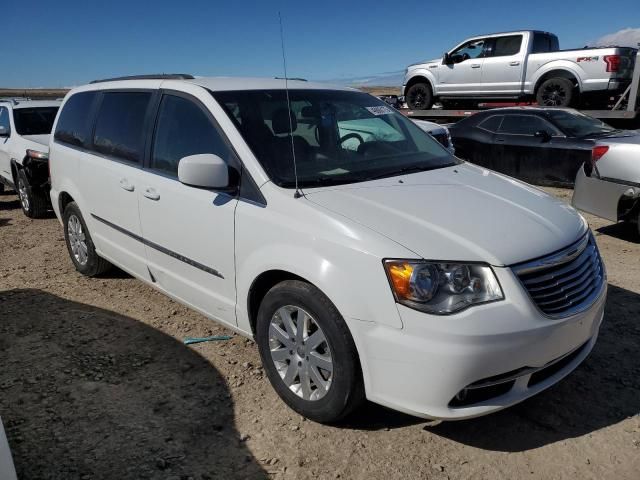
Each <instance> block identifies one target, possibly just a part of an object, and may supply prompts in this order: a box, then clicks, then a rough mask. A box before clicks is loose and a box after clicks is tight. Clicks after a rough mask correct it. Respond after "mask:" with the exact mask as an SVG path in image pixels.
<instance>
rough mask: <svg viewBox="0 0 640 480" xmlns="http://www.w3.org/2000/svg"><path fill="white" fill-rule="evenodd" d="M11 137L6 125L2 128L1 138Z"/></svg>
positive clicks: (0, 130)
mask: <svg viewBox="0 0 640 480" xmlns="http://www.w3.org/2000/svg"><path fill="white" fill-rule="evenodd" d="M8 136H9V129H8V128H7V127H5V126H4V125H1V126H0V137H8Z"/></svg>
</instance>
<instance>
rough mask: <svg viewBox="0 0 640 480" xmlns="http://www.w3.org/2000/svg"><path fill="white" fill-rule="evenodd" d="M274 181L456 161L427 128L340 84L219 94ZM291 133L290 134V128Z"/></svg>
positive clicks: (319, 181)
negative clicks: (327, 87)
mask: <svg viewBox="0 0 640 480" xmlns="http://www.w3.org/2000/svg"><path fill="white" fill-rule="evenodd" d="M213 96H214V97H215V98H216V100H217V101H218V103H220V105H222V107H223V108H224V109H225V110H226V112H227V114H228V115H229V117H230V118H231V119H232V121H233V122H234V123H235V125H236V126H237V128H238V130H239V131H240V133H241V134H242V136H243V137H244V139H245V141H246V142H247V144H248V145H249V146H250V147H251V149H252V151H253V153H254V154H255V156H256V157H257V158H258V160H259V161H260V163H261V164H262V166H263V168H264V169H265V171H266V172H267V174H268V175H269V177H270V178H271V180H273V182H274V183H276V184H277V185H280V186H282V187H286V188H292V187H294V186H295V176H294V168H293V155H292V147H291V145H292V143H293V150H294V151H295V159H296V165H297V172H298V182H299V185H300V186H301V187H304V186H308V187H309V186H322V185H336V184H340V183H354V182H362V181H365V180H371V179H374V178H382V177H388V176H394V175H400V174H402V173H407V172H414V171H422V170H431V169H435V168H442V167H446V166H450V165H454V164H456V163H458V162H459V160H457V159H456V158H455V157H453V156H452V155H451V154H450V153H449V152H448V151H447V150H446V149H445V148H444V147H442V146H441V145H440V144H439V143H438V142H437V141H435V140H434V139H433V138H432V137H431V136H430V135H429V134H427V133H425V132H423V131H422V130H421V129H420V128H418V127H417V126H416V125H415V124H414V123H413V122H411V121H410V120H408V119H407V118H405V117H404V116H402V115H401V114H400V113H398V112H397V111H395V110H394V109H393V108H391V107H389V106H388V105H386V104H385V103H384V102H382V101H380V100H378V99H377V98H375V97H373V96H371V95H368V94H365V93H361V92H349V91H339V90H290V91H289V97H290V104H291V112H289V109H288V108H287V97H286V92H285V90H244V91H229V92H214V93H213ZM290 131H292V132H293V136H291V135H290V134H289V132H290Z"/></svg>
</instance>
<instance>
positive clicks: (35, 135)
mask: <svg viewBox="0 0 640 480" xmlns="http://www.w3.org/2000/svg"><path fill="white" fill-rule="evenodd" d="M60 103H61V102H60V101H46V100H24V101H23V100H20V101H18V100H5V101H0V192H2V191H3V190H4V188H5V186H7V187H9V188H12V189H14V190H16V192H17V193H18V195H19V197H20V205H21V206H22V210H23V211H24V213H25V215H27V216H28V217H32V218H37V217H42V216H44V215H45V214H46V213H47V211H49V210H50V205H49V169H48V165H47V161H48V158H49V156H48V153H49V134H50V133H51V128H52V126H53V121H54V119H55V118H56V114H57V113H58V108H59V107H60Z"/></svg>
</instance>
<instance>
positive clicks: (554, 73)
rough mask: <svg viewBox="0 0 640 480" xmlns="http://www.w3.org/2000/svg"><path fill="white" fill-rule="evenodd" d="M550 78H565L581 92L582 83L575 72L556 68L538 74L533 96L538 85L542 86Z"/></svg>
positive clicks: (536, 91)
mask: <svg viewBox="0 0 640 480" xmlns="http://www.w3.org/2000/svg"><path fill="white" fill-rule="evenodd" d="M550 78H566V79H568V80H571V82H573V84H574V87H575V88H577V89H578V91H579V92H581V91H582V81H581V80H580V76H579V75H578V74H577V72H575V71H573V70H571V69H569V68H567V67H556V68H552V69H549V70H547V71H545V72H544V73H542V74H540V76H539V77H538V78H537V79H536V81H535V84H534V87H533V94H534V95H536V94H537V93H538V89H539V88H540V85H542V83H543V82H545V81H546V80H549V79H550Z"/></svg>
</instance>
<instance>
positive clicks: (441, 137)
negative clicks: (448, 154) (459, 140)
mask: <svg viewBox="0 0 640 480" xmlns="http://www.w3.org/2000/svg"><path fill="white" fill-rule="evenodd" d="M431 136H432V137H433V138H435V139H436V140H437V141H438V142H439V143H441V144H442V145H444V146H445V147H447V148H449V137H448V136H447V134H446V133H432V134H431Z"/></svg>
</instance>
